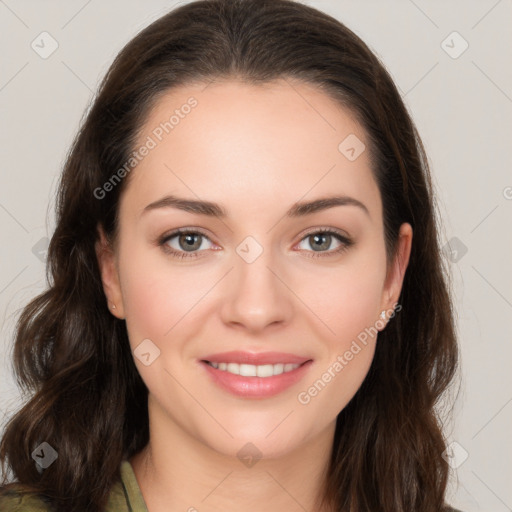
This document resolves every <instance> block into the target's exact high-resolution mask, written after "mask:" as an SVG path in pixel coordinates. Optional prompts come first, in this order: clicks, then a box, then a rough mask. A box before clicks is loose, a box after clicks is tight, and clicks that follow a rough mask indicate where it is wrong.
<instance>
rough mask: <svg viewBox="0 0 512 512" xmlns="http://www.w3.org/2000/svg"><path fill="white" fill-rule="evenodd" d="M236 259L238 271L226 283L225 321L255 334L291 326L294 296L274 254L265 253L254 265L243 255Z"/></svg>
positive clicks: (231, 274) (235, 266)
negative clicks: (271, 328) (279, 326)
mask: <svg viewBox="0 0 512 512" xmlns="http://www.w3.org/2000/svg"><path fill="white" fill-rule="evenodd" d="M233 259H234V268H233V270H232V271H231V272H230V273H229V276H228V279H226V280H225V283H224V287H225V293H224V294H223V297H224V298H225V300H224V301H223V304H222V306H221V317H222V321H223V322H224V323H225V324H226V325H229V326H231V327H237V328H239V329H245V330H246V331H247V332H250V333H253V334H256V333H258V332H261V331H264V330H265V329H267V328H269V327H270V326H273V327H277V326H278V325H286V324H288V323H289V322H290V321H291V318H292V316H293V312H294V307H293V302H292V301H293V293H292V291H290V288H289V286H287V284H286V276H284V275H282V274H283V272H280V271H279V268H280V267H279V266H278V265H277V264H276V261H275V259H274V260H273V259H272V256H271V251H270V250H264V251H263V252H262V254H261V255H260V256H259V257H258V258H257V259H256V260H255V261H252V262H248V261H246V260H245V259H244V258H243V257H241V256H239V254H234V256H233ZM249 261H250V260H249Z"/></svg>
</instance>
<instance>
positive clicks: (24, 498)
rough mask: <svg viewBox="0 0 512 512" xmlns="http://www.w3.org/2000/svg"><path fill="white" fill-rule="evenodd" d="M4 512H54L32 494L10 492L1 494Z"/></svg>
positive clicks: (0, 507) (0, 506) (0, 505)
mask: <svg viewBox="0 0 512 512" xmlns="http://www.w3.org/2000/svg"><path fill="white" fill-rule="evenodd" d="M0 510H1V511H2V512H53V509H52V508H51V507H50V505H48V504H47V503H46V502H44V501H43V500H42V499H41V498H38V497H37V496H35V495H34V494H32V493H25V492H23V491H21V490H20V491H16V490H14V489H13V490H9V491H3V492H2V493H1V494H0Z"/></svg>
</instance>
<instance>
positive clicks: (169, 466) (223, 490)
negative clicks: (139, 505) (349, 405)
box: [130, 413, 335, 512]
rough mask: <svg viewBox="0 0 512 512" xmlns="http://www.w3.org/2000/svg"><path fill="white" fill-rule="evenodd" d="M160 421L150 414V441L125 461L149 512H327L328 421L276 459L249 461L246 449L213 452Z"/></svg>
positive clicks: (330, 437) (168, 422) (331, 432)
mask: <svg viewBox="0 0 512 512" xmlns="http://www.w3.org/2000/svg"><path fill="white" fill-rule="evenodd" d="M164 416H165V415H164ZM166 418H167V420H166V422H165V424H164V423H162V421H161V419H162V418H159V421H158V422H156V421H151V419H152V415H151V413H150V442H149V443H148V445H147V446H146V447H145V448H144V449H143V450H142V451H141V452H139V453H138V454H136V455H135V456H134V457H132V459H131V460H130V463H131V465H132V467H133V470H134V473H135V476H136V478H137V481H138V483H139V487H140V489H141V492H142V495H143V497H144V501H145V502H146V505H147V508H148V511H149V512H164V511H165V512H167V511H169V510H182V511H187V512H217V511H219V512H220V511H223V512H225V511H229V510H251V512H260V511H261V512H273V511H276V512H277V511H279V512H282V511H283V510H286V511H290V512H293V511H297V512H304V511H308V512H309V511H315V512H327V509H326V508H323V509H321V508H320V507H319V503H320V500H321V497H322V492H323V485H324V482H325V480H326V475H327V468H328V463H329V459H330V455H331V449H332V442H333V437H334V427H335V424H334V422H333V423H332V424H330V425H329V428H328V429H326V430H325V431H323V432H321V433H320V434H319V435H317V436H316V437H315V438H314V439H310V440H308V441H307V442H305V443H304V444H302V445H301V446H300V447H298V448H296V449H294V450H291V451H289V452H286V453H285V454H283V455H281V456H280V457H277V458H265V457H264V456H263V457H262V458H260V459H258V457H255V458H253V459H252V460H251V456H250V453H251V448H250V447H248V448H246V451H247V452H248V453H249V456H248V457H243V458H238V457H233V456H228V455H226V454H222V453H219V452H218V451H216V450H214V449H212V448H211V447H210V446H207V445H206V444H204V443H203V442H201V440H199V439H197V438H195V437H192V436H190V435H189V434H188V432H187V431H185V430H184V429H182V428H180V426H179V425H177V424H176V423H175V422H173V421H172V420H171V419H170V418H169V417H168V416H166ZM242 444H243V443H242Z"/></svg>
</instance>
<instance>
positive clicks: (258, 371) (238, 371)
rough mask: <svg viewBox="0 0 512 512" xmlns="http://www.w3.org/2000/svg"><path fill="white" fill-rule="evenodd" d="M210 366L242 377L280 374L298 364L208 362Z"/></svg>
mask: <svg viewBox="0 0 512 512" xmlns="http://www.w3.org/2000/svg"><path fill="white" fill-rule="evenodd" d="M208 364H209V365H210V366H213V367H214V368H217V369H218V370H222V371H227V372H229V373H233V374H234V375H241V376H242V377H273V376H274V375H281V373H287V372H291V371H292V370H295V368H298V367H299V366H300V364H292V363H286V364H283V363H278V364H262V365H258V366H256V365H254V364H238V363H210V362H209V361H208Z"/></svg>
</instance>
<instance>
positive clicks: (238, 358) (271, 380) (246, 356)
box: [199, 351, 313, 399]
mask: <svg viewBox="0 0 512 512" xmlns="http://www.w3.org/2000/svg"><path fill="white" fill-rule="evenodd" d="M199 362H200V366H201V367H202V368H203V369H204V370H205V371H206V374H207V375H208V377H209V378H210V379H211V382H213V383H214V384H216V385H217V386H219V387H220V388H221V389H222V390H224V391H228V392H229V393H231V394H233V395H235V396H238V397H243V398H259V399H262V398H270V397H272V396H274V395H277V394H279V393H281V392H283V391H285V390H286V389H288V388H290V387H291V386H293V385H294V384H296V383H297V382H298V381H299V380H301V379H302V378H303V377H304V375H305V374H306V373H307V372H308V370H309V367H310V366H311V364H312V363H313V361H312V359H311V358H308V357H302V356H298V355H296V354H286V353H283V352H264V353H259V354H254V353H251V352H240V351H234V352H224V353H219V354H212V355H209V356H206V357H205V358H204V359H201V360H200V361H199ZM219 365H221V366H222V367H224V365H230V366H233V365H234V366H235V368H236V367H237V366H240V368H242V366H245V367H246V368H245V369H244V371H243V372H242V373H245V372H246V370H248V369H249V367H250V366H255V367H257V368H258V371H257V374H260V375H262V373H260V371H261V370H264V372H263V374H264V375H265V376H258V375H256V376H255V375H254V374H253V375H251V376H247V375H237V374H236V373H230V371H225V369H224V370H222V369H220V368H219ZM269 365H274V369H275V368H276V367H279V371H281V372H282V373H278V374H274V375H272V374H268V373H266V372H267V371H268V366H269ZM286 365H289V367H288V368H287V370H288V371H283V370H284V368H285V367H286ZM253 373H254V372H253Z"/></svg>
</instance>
